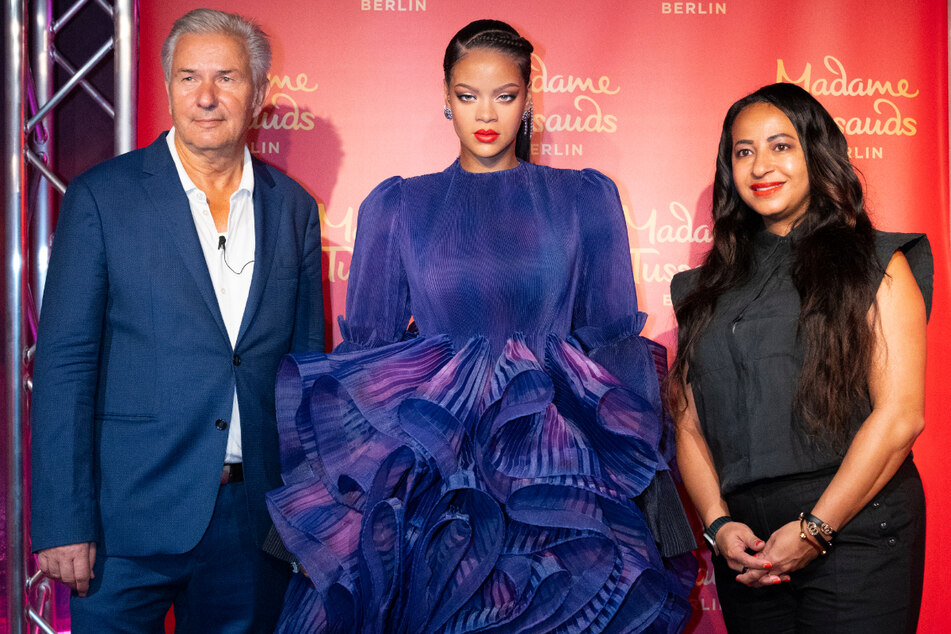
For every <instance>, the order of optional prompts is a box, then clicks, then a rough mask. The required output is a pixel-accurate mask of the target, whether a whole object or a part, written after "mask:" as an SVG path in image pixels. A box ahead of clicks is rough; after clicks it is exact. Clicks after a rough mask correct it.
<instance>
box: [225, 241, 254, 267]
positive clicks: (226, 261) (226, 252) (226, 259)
mask: <svg viewBox="0 0 951 634" xmlns="http://www.w3.org/2000/svg"><path fill="white" fill-rule="evenodd" d="M226 241H227V240H226V238H225V237H224V236H221V235H220V236H218V250H219V251H221V259H222V261H224V263H225V266H227V267H228V270H230V271H231V272H232V273H234V274H235V275H241V274H242V273H244V269H246V268H248V264H253V263H254V260H251V261H249V262H245V264H244V266H242V267H241V270H240V271H235V270H234V269H233V268H231V265H230V264H228V250H227V249H226V248H225V242H226Z"/></svg>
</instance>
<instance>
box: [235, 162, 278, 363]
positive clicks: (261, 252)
mask: <svg viewBox="0 0 951 634" xmlns="http://www.w3.org/2000/svg"><path fill="white" fill-rule="evenodd" d="M251 162H252V165H254V273H253V274H252V276H251V288H250V289H249V291H248V301H247V303H246V304H245V305H244V315H243V316H242V318H241V328H240V329H239V330H238V339H237V341H238V343H239V344H240V342H241V338H242V337H244V335H245V333H246V332H247V330H248V328H249V327H250V325H251V322H252V320H253V319H254V316H255V314H256V313H257V311H258V308H259V307H260V305H261V298H262V297H263V295H264V287H265V285H266V284H267V279H268V275H269V274H270V272H271V263H272V262H273V260H274V253H275V251H276V244H277V235H278V233H279V231H280V228H281V219H282V218H283V217H284V195H283V194H282V193H281V191H280V190H278V188H277V187H276V183H275V182H274V179H273V178H272V177H271V174H270V173H268V170H267V167H266V166H265V164H264V163H262V162H261V161H259V160H258V159H255V158H252V159H251Z"/></svg>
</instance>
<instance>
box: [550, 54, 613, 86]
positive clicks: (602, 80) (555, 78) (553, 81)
mask: <svg viewBox="0 0 951 634" xmlns="http://www.w3.org/2000/svg"><path fill="white" fill-rule="evenodd" d="M532 75H533V77H532V92H568V93H574V92H578V91H579V90H580V91H582V92H590V93H593V94H601V95H616V94H618V93H619V92H620V91H621V89H620V88H614V87H613V86H611V78H610V77H607V76H605V75H602V76H601V77H599V78H598V80H597V84H595V80H594V78H592V77H575V76H573V75H568V76H567V77H566V76H564V75H551V76H549V74H548V68H547V67H546V66H545V62H544V61H542V58H541V57H539V56H538V55H536V54H535V53H532Z"/></svg>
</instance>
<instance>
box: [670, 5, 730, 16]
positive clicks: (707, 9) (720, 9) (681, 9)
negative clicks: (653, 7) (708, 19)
mask: <svg viewBox="0 0 951 634" xmlns="http://www.w3.org/2000/svg"><path fill="white" fill-rule="evenodd" d="M660 12H661V13H663V14H665V15H667V14H671V13H673V14H674V15H714V14H716V15H726V2H661V3H660Z"/></svg>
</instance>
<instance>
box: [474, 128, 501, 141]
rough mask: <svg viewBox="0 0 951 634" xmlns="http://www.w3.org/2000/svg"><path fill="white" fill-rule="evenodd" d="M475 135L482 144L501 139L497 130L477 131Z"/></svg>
mask: <svg viewBox="0 0 951 634" xmlns="http://www.w3.org/2000/svg"><path fill="white" fill-rule="evenodd" d="M473 134H474V135H475V138H476V139H478V140H479V141H480V142H482V143H492V142H493V141H495V140H496V139H497V138H499V133H498V132H496V131H495V130H476V131H475V132H474V133H473Z"/></svg>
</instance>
